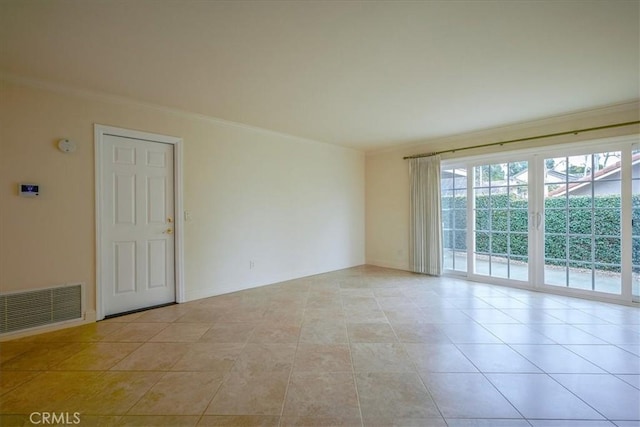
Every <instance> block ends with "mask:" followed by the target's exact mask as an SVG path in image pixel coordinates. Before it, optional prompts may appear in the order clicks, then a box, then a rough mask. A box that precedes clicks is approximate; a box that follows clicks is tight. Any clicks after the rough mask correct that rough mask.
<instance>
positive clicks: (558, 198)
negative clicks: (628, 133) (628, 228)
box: [544, 151, 640, 294]
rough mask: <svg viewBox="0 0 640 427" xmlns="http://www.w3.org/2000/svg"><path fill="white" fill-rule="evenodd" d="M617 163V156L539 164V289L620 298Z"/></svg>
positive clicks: (599, 155) (550, 160)
mask: <svg viewBox="0 0 640 427" xmlns="http://www.w3.org/2000/svg"><path fill="white" fill-rule="evenodd" d="M620 161H621V152H619V151H612V152H602V153H591V154H586V155H579V156H568V157H555V158H548V159H545V161H544V164H545V173H544V218H545V224H544V225H545V227H544V248H545V249H544V282H545V284H548V285H554V286H564V287H568V288H574V289H583V290H592V291H599V292H605V293H611V294H620V293H621V289H622V279H621V271H622V269H621V239H620V217H621V204H620V197H621V173H620V172H621V169H620ZM639 179H640V177H639ZM639 213H640V212H639Z"/></svg>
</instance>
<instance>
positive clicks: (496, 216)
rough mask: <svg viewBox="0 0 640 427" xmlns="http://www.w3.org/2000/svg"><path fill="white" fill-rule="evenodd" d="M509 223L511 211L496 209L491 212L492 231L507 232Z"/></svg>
mask: <svg viewBox="0 0 640 427" xmlns="http://www.w3.org/2000/svg"><path fill="white" fill-rule="evenodd" d="M508 222H509V211H508V210H506V209H496V210H493V211H492V212H491V230H493V231H507V228H508V227H507V226H508Z"/></svg>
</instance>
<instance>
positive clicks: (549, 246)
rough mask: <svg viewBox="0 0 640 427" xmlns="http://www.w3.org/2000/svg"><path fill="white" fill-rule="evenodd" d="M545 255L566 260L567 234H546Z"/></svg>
mask: <svg viewBox="0 0 640 427" xmlns="http://www.w3.org/2000/svg"><path fill="white" fill-rule="evenodd" d="M544 257H545V258H553V259H559V260H565V259H566V258H567V238H566V236H549V235H547V236H545V238H544Z"/></svg>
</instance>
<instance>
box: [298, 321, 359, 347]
mask: <svg viewBox="0 0 640 427" xmlns="http://www.w3.org/2000/svg"><path fill="white" fill-rule="evenodd" d="M300 342H301V343H313V344H345V343H348V342H349V338H348V337H347V324H346V323H345V322H343V321H334V320H331V321H327V320H315V319H314V320H306V319H305V321H304V322H303V323H302V329H301V330H300Z"/></svg>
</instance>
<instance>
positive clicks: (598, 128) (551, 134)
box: [403, 120, 640, 160]
mask: <svg viewBox="0 0 640 427" xmlns="http://www.w3.org/2000/svg"><path fill="white" fill-rule="evenodd" d="M639 123H640V120H636V121H635V122H625V123H616V124H613V125H605V126H597V127H593V128H585V129H576V130H570V131H565V132H558V133H548V134H546V135H537V136H530V137H527V138H518V139H511V140H509V141H501V142H491V143H489V144H480V145H473V146H471V147H461V148H453V149H450V150H442V151H435V152H433V153H424V154H414V155H413V156H406V157H403V159H404V160H407V159H418V158H420V157H431V156H436V155H438V154H444V153H455V152H456V151H464V150H473V149H475V148H484V147H494V146H496V145H504V144H511V143H513V142H523V141H531V140H534V139H543V138H551V137H554V136H562V135H571V134H574V135H577V134H579V133H583V132H592V131H594V130H601V129H610V128H617V127H622V126H631V125H637V124H639Z"/></svg>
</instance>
